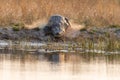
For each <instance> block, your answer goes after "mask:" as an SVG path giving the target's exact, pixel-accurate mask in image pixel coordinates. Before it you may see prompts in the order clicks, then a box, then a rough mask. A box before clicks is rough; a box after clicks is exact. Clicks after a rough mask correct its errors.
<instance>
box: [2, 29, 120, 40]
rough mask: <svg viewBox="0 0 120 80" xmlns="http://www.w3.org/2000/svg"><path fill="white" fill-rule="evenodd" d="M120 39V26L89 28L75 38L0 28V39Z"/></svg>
mask: <svg viewBox="0 0 120 80" xmlns="http://www.w3.org/2000/svg"><path fill="white" fill-rule="evenodd" d="M108 37H109V38H114V39H117V40H118V39H120V28H116V27H105V28H96V27H93V28H88V29H84V30H80V31H79V32H77V36H75V37H74V38H66V37H62V38H59V39H58V38H57V39H56V38H54V37H53V36H45V35H44V33H43V29H21V30H13V28H0V40H13V41H14V40H29V41H34V40H37V41H55V40H57V41H59V40H60V41H64V40H65V41H69V40H78V41H79V40H81V39H91V40H92V39H98V38H102V39H106V38H108Z"/></svg>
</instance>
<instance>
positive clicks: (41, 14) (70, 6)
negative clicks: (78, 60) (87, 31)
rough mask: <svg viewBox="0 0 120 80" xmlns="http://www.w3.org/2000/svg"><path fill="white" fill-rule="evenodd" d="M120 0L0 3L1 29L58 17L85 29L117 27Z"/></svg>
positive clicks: (13, 0) (15, 0)
mask: <svg viewBox="0 0 120 80" xmlns="http://www.w3.org/2000/svg"><path fill="white" fill-rule="evenodd" d="M119 13H120V0H69V1H68V0H0V25H2V26H6V25H10V24H11V23H21V22H22V23H24V24H31V23H32V22H35V21H36V20H42V19H48V17H49V16H50V15H53V14H61V15H64V16H66V17H68V18H70V19H73V20H74V21H75V22H77V23H85V24H86V25H87V26H106V25H112V24H118V25H120V20H119V19H120V15H119Z"/></svg>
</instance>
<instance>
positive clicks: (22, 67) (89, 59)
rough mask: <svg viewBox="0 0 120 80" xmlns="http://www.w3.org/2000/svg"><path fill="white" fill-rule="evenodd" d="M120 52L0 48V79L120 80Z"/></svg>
mask: <svg viewBox="0 0 120 80" xmlns="http://www.w3.org/2000/svg"><path fill="white" fill-rule="evenodd" d="M119 74H120V55H119V54H110V55H105V54H95V53H56V52H54V53H35V52H34V53H29V52H24V51H9V52H6V51H0V80H120V75H119Z"/></svg>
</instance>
